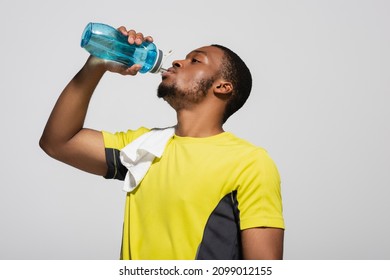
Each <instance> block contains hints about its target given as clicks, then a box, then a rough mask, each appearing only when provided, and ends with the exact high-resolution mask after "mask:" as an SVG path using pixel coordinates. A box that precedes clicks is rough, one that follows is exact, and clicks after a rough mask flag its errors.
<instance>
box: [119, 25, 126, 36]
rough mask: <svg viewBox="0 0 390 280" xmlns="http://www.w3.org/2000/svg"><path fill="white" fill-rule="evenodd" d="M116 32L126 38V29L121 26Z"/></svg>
mask: <svg viewBox="0 0 390 280" xmlns="http://www.w3.org/2000/svg"><path fill="white" fill-rule="evenodd" d="M118 31H119V32H120V33H122V34H123V35H125V36H127V29H126V27H124V26H123V25H122V26H121V27H119V28H118Z"/></svg>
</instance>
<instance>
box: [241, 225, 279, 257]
mask: <svg viewBox="0 0 390 280" xmlns="http://www.w3.org/2000/svg"><path fill="white" fill-rule="evenodd" d="M241 238H242V250H243V252H242V253H243V258H244V259H246V260H281V259H283V240H284V230H283V229H280V228H249V229H245V230H243V231H242V232H241Z"/></svg>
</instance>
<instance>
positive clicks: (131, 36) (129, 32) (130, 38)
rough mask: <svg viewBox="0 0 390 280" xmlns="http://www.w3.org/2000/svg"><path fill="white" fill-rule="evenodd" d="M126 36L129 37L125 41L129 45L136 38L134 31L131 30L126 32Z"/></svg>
mask: <svg viewBox="0 0 390 280" xmlns="http://www.w3.org/2000/svg"><path fill="white" fill-rule="evenodd" d="M127 36H129V37H128V39H127V40H128V42H129V44H134V42H135V39H136V36H137V33H136V32H135V30H134V29H131V30H129V31H127Z"/></svg>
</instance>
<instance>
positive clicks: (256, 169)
mask: <svg viewBox="0 0 390 280" xmlns="http://www.w3.org/2000/svg"><path fill="white" fill-rule="evenodd" d="M237 200H238V208H239V211H240V227H241V229H248V228H254V227H273V228H283V229H284V227H285V225H284V219H283V206H282V196H281V182H280V176H279V172H278V169H277V167H276V165H275V163H274V161H273V160H272V159H271V158H270V157H269V155H268V153H267V152H266V151H265V150H262V149H259V150H257V151H256V152H254V153H253V155H252V156H251V160H250V161H248V166H247V168H246V169H245V172H244V174H243V178H242V180H241V184H240V186H239V187H238V190H237Z"/></svg>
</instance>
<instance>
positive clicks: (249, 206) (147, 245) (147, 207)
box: [103, 127, 284, 260]
mask: <svg viewBox="0 0 390 280" xmlns="http://www.w3.org/2000/svg"><path fill="white" fill-rule="evenodd" d="M148 131H149V129H146V128H143V127H142V128H140V129H138V130H135V131H132V130H129V131H127V132H121V133H116V134H111V133H108V132H103V136H104V142H105V148H106V158H107V164H108V167H109V170H108V173H107V175H106V178H115V179H120V180H123V179H124V176H125V174H126V171H127V170H126V168H124V166H123V165H121V163H120V160H119V150H120V149H122V148H123V147H124V146H126V145H127V144H129V143H130V142H131V141H133V140H134V139H136V138H137V137H139V136H140V135H142V134H143V133H146V132H148ZM253 227H274V228H284V220H283V214H282V199H281V190H280V177H279V173H278V171H277V168H276V166H275V164H274V162H273V161H272V159H271V158H270V157H269V156H268V154H267V152H266V151H265V150H264V149H262V148H259V147H256V146H254V145H252V144H250V143H248V142H247V141H245V140H242V139H240V138H238V137H236V136H234V135H233V134H231V133H229V132H223V133H221V134H218V135H215V136H211V137H206V138H192V137H179V136H176V135H174V136H173V137H172V138H171V139H170V140H169V141H168V143H167V145H166V147H165V150H164V153H163V155H162V156H161V158H156V159H155V160H154V162H153V163H152V165H151V167H150V169H149V170H148V172H147V174H146V175H145V177H144V179H143V180H142V181H141V183H140V185H139V186H138V188H137V189H136V190H135V191H134V192H132V193H128V194H127V197H126V207H125V219H124V228H123V241H122V256H121V257H122V258H123V259H143V260H146V259H169V260H174V259H180V260H186V259H240V258H241V252H240V245H241V244H240V230H243V229H247V228H253Z"/></svg>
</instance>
